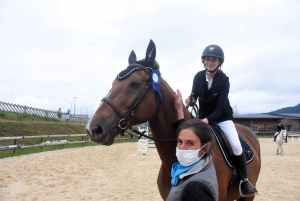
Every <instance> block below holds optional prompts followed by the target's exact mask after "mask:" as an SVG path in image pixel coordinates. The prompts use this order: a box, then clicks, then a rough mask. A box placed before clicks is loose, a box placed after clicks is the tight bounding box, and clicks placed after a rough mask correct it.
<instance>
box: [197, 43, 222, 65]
mask: <svg viewBox="0 0 300 201" xmlns="http://www.w3.org/2000/svg"><path fill="white" fill-rule="evenodd" d="M205 57H217V58H219V59H220V62H221V63H220V65H219V66H218V67H220V66H221V65H222V64H223V62H224V60H225V57H224V52H223V50H222V48H221V47H220V46H218V45H209V46H207V47H206V48H205V49H204V50H203V53H202V57H201V60H202V63H203V64H204V65H205V63H204V59H205Z"/></svg>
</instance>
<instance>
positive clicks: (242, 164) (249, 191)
mask: <svg viewBox="0 0 300 201" xmlns="http://www.w3.org/2000/svg"><path fill="white" fill-rule="evenodd" d="M234 162H235V164H236V165H237V167H238V168H239V170H240V173H241V174H242V175H241V180H242V181H241V182H242V183H241V189H242V191H243V197H251V196H254V195H255V194H257V190H256V188H255V187H253V186H252V185H251V184H250V182H249V181H248V174H247V164H246V158H245V155H244V153H242V154H241V155H239V156H234Z"/></svg>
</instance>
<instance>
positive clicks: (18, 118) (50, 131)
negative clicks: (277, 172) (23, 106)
mask: <svg viewBox="0 0 300 201" xmlns="http://www.w3.org/2000/svg"><path fill="white" fill-rule="evenodd" d="M85 126H86V124H81V123H74V122H61V121H59V120H57V119H51V118H44V117H39V116H36V115H29V114H18V113H11V112H4V111H0V137H12V136H39V135H54V134H56V135H57V134H84V133H86V132H85ZM48 140H68V141H70V142H71V141H82V140H85V141H87V140H89V138H88V137H87V136H84V137H83V138H82V137H55V138H43V139H42V141H43V142H45V141H48ZM137 141H138V140H137V138H134V139H130V140H117V139H116V140H115V142H114V143H124V142H137ZM40 143H41V138H37V139H20V140H16V143H15V144H24V145H34V144H40ZM13 144H14V140H5V141H2V140H0V146H7V145H13ZM96 145H97V144H95V143H92V142H87V143H80V144H66V145H53V146H44V147H42V148H40V147H33V148H27V149H16V150H15V151H13V150H7V151H0V159H1V158H6V157H13V156H19V155H24V154H32V153H39V152H43V151H52V150H58V149H66V148H75V147H85V146H96Z"/></svg>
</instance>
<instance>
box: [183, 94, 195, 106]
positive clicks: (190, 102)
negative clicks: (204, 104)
mask: <svg viewBox="0 0 300 201" xmlns="http://www.w3.org/2000/svg"><path fill="white" fill-rule="evenodd" d="M194 103H195V99H194V97H192V98H191V97H190V96H189V97H187V98H186V99H185V105H186V106H192V105H194Z"/></svg>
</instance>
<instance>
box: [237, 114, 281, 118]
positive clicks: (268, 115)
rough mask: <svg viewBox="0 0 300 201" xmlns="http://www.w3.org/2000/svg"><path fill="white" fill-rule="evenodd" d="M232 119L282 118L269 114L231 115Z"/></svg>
mask: <svg viewBox="0 0 300 201" xmlns="http://www.w3.org/2000/svg"><path fill="white" fill-rule="evenodd" d="M233 119H283V117H282V116H276V115H270V114H233Z"/></svg>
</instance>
